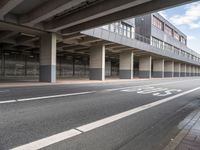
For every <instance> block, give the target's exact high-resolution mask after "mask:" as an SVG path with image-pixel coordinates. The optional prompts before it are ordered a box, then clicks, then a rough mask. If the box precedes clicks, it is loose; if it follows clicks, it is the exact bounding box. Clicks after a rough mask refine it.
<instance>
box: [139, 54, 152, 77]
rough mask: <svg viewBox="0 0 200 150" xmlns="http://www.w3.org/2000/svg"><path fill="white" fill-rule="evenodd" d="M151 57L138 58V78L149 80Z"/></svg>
mask: <svg viewBox="0 0 200 150" xmlns="http://www.w3.org/2000/svg"><path fill="white" fill-rule="evenodd" d="M151 61H152V57H151V56H142V57H140V58H139V77H140V78H151Z"/></svg>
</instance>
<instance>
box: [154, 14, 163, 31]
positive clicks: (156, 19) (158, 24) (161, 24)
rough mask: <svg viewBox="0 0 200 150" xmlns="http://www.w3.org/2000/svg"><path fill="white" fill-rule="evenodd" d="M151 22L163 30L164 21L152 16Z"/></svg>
mask: <svg viewBox="0 0 200 150" xmlns="http://www.w3.org/2000/svg"><path fill="white" fill-rule="evenodd" d="M152 24H153V25H154V26H155V27H157V28H158V29H160V30H163V25H164V23H163V22H162V21H160V20H159V19H158V18H156V17H155V16H153V20H152Z"/></svg>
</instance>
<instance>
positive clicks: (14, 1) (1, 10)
mask: <svg viewBox="0 0 200 150" xmlns="http://www.w3.org/2000/svg"><path fill="white" fill-rule="evenodd" d="M23 1H24V0H1V1H0V19H3V18H4V16H5V15H6V14H7V13H9V12H10V11H11V10H12V9H13V8H15V7H16V6H17V5H19V4H20V3H21V2H23Z"/></svg>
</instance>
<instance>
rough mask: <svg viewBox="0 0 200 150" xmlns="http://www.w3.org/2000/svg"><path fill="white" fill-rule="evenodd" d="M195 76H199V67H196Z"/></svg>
mask: <svg viewBox="0 0 200 150" xmlns="http://www.w3.org/2000/svg"><path fill="white" fill-rule="evenodd" d="M195 76H198V67H197V66H195Z"/></svg>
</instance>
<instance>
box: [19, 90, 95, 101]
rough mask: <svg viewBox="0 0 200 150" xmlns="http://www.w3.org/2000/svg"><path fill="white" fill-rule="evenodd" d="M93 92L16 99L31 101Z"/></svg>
mask: <svg viewBox="0 0 200 150" xmlns="http://www.w3.org/2000/svg"><path fill="white" fill-rule="evenodd" d="M95 92H96V91H89V92H80V93H69V94H60V95H51V96H41V97H33V98H24V99H17V101H18V102H24V101H33V100H41V99H49V98H59V97H67V96H75V95H84V94H91V93H95Z"/></svg>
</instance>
